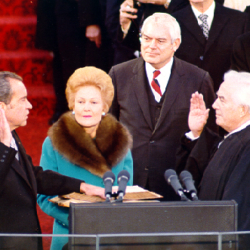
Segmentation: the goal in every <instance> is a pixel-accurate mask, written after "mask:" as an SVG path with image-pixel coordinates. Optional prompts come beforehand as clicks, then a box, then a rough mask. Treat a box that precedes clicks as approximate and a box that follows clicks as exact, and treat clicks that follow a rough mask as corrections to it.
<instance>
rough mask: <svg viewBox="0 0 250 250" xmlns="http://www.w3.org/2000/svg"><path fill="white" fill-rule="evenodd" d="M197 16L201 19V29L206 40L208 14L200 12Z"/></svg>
mask: <svg viewBox="0 0 250 250" xmlns="http://www.w3.org/2000/svg"><path fill="white" fill-rule="evenodd" d="M198 18H199V19H200V20H201V21H202V24H201V29H202V31H203V35H204V36H205V38H206V40H207V39H208V35H209V27H208V23H207V18H208V15H205V14H201V15H199V16H198Z"/></svg>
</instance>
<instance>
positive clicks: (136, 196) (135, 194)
mask: <svg viewBox="0 0 250 250" xmlns="http://www.w3.org/2000/svg"><path fill="white" fill-rule="evenodd" d="M117 190H118V187H117V186H115V187H113V189H112V191H113V193H116V192H117ZM160 198H162V196H161V195H159V194H156V193H154V192H150V191H148V190H146V189H143V188H141V187H139V186H127V187H126V194H125V196H124V198H123V201H124V202H139V201H143V202H145V201H147V200H150V201H157V200H156V199H160ZM49 201H51V202H53V203H57V204H58V205H59V206H63V207H69V206H70V203H71V202H72V203H94V202H104V201H105V200H104V199H102V198H100V197H98V196H88V195H86V194H81V193H75V192H74V193H70V194H66V195H60V196H56V197H54V198H52V199H50V200H49Z"/></svg>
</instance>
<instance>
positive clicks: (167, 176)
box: [164, 169, 177, 185]
mask: <svg viewBox="0 0 250 250" xmlns="http://www.w3.org/2000/svg"><path fill="white" fill-rule="evenodd" d="M164 178H165V180H166V182H167V183H168V184H169V185H170V183H171V179H172V178H177V174H176V172H175V171H174V170H173V169H167V170H166V171H165V173H164Z"/></svg>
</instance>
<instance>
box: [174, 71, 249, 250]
mask: <svg viewBox="0 0 250 250" xmlns="http://www.w3.org/2000/svg"><path fill="white" fill-rule="evenodd" d="M249 95H250V74H249V73H246V72H240V73H239V72H236V71H229V72H228V73H226V74H225V76H224V82H223V83H222V84H221V86H220V88H219V90H218V92H217V96H218V97H217V99H216V101H215V102H214V104H213V109H215V112H216V123H217V125H219V126H220V127H222V128H223V129H224V130H226V131H227V132H228V134H227V135H226V136H225V137H224V138H222V137H219V136H218V135H216V134H214V133H213V132H212V131H211V130H209V129H208V128H206V127H205V128H204V125H205V124H206V120H207V117H208V111H209V110H207V109H206V106H205V103H204V101H203V99H202V95H201V94H199V93H194V94H193V95H192V98H191V101H190V114H189V128H190V132H189V133H186V136H184V137H183V138H182V147H181V149H180V151H178V156H180V158H179V157H178V156H177V159H178V158H179V160H178V163H177V168H178V169H179V170H178V172H179V171H181V170H182V169H183V168H185V169H186V170H188V171H190V172H191V173H192V174H193V177H194V180H195V184H196V186H197V188H198V196H199V199H200V200H235V201H236V202H237V203H238V229H239V230H244V231H248V230H250V217H249V203H250V194H249V189H250V182H249V179H250V157H249V155H250V110H249V109H250V101H249ZM181 158H183V159H182V160H181ZM184 158H186V160H185V159H184ZM183 162H184V163H185V162H186V164H182V163H183ZM179 163H181V164H180V165H179ZM245 247H247V248H239V249H248V248H249V244H248V245H247V246H245Z"/></svg>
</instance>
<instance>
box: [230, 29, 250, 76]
mask: <svg viewBox="0 0 250 250" xmlns="http://www.w3.org/2000/svg"><path fill="white" fill-rule="evenodd" d="M249 44H250V32H247V33H245V34H243V35H241V36H239V37H237V39H236V41H235V42H234V46H233V54H232V60H231V69H234V70H237V71H246V72H250V46H249Z"/></svg>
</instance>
